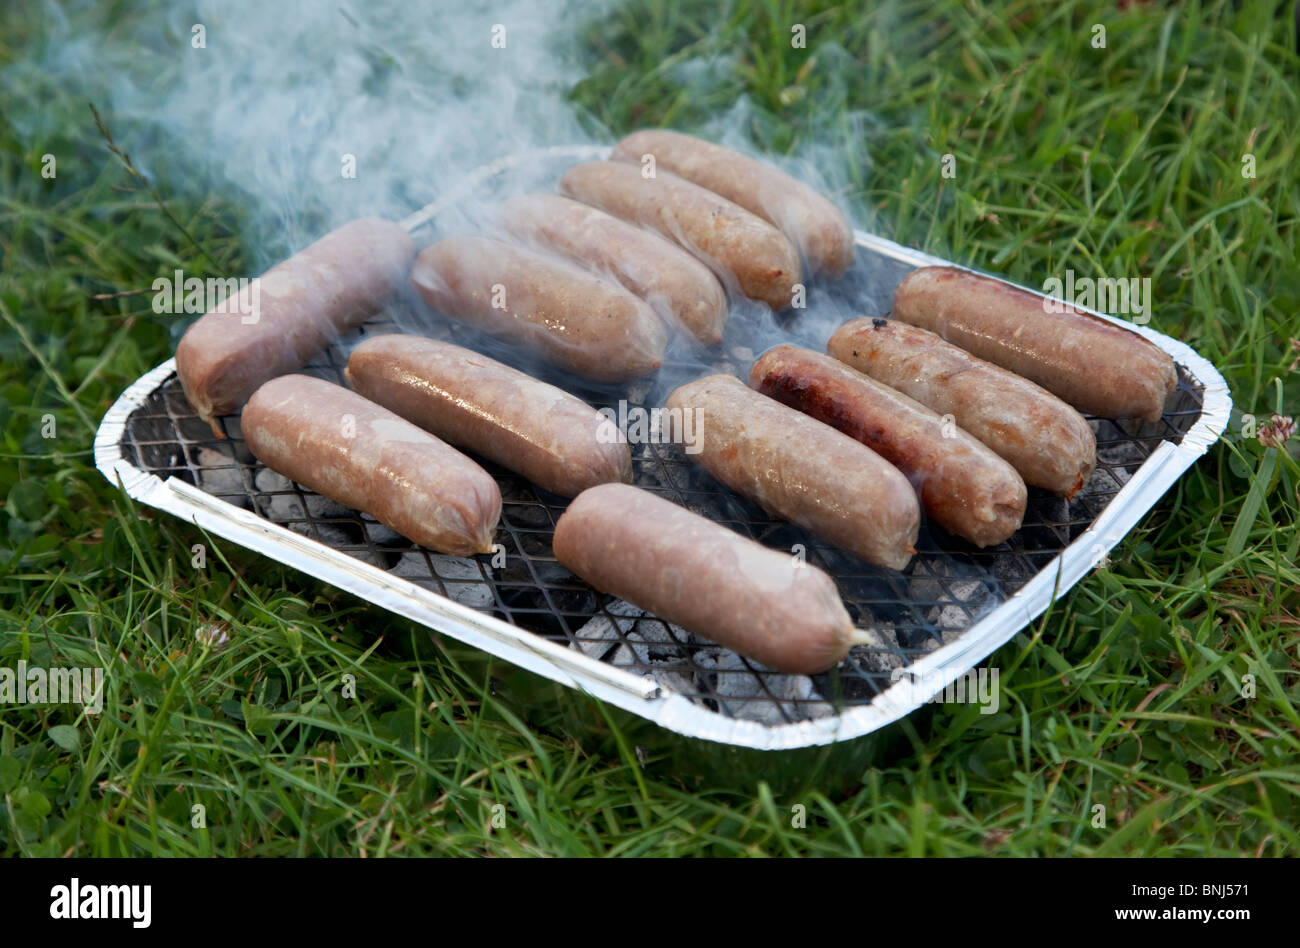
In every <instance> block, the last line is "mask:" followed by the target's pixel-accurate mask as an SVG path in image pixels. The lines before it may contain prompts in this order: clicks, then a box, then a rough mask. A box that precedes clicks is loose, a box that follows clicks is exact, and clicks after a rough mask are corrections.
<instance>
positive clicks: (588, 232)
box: [498, 194, 727, 345]
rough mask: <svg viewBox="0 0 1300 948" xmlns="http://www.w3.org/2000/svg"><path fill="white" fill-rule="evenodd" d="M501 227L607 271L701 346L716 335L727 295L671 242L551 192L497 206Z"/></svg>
mask: <svg viewBox="0 0 1300 948" xmlns="http://www.w3.org/2000/svg"><path fill="white" fill-rule="evenodd" d="M498 220H499V222H500V223H501V225H502V226H503V227H504V228H505V229H506V230H508V231H509V232H510V233H512V234H514V235H515V236H516V237H520V238H522V239H524V240H530V241H532V242H534V243H536V244H540V245H542V246H543V247H545V248H546V249H549V250H553V251H555V252H556V253H559V254H562V255H564V256H565V257H568V258H569V259H570V260H572V261H574V262H575V263H577V264H579V265H583V266H587V267H589V268H591V269H594V270H595V271H596V272H598V273H604V274H608V275H609V276H611V277H613V278H614V279H615V280H617V281H618V282H619V283H621V284H623V286H625V287H627V289H629V290H630V291H632V292H633V293H635V294H636V295H637V296H639V297H641V298H642V299H643V300H645V301H646V302H647V303H649V304H650V306H651V307H652V308H653V309H654V311H655V312H656V313H658V314H659V316H660V317H661V318H662V319H663V321H664V322H665V323H667V324H668V325H670V326H678V327H681V328H683V329H685V330H686V331H687V332H689V333H690V334H691V335H692V336H694V337H695V338H696V339H698V340H699V341H700V342H702V343H704V344H705V345H713V344H715V343H717V342H720V341H721V340H722V326H723V323H725V322H726V320H727V295H726V293H724V292H723V290H722V284H721V283H719V282H718V279H717V277H715V276H714V275H713V274H712V272H710V270H709V268H708V267H706V266H705V265H704V264H702V263H700V261H698V260H696V259H695V258H694V257H692V256H691V255H690V254H688V253H687V252H686V251H684V250H682V249H681V248H680V247H678V246H677V245H676V244H673V243H670V242H669V241H667V240H665V239H664V238H662V237H660V236H659V235H658V234H655V233H652V232H651V231H648V230H642V229H641V228H640V227H636V226H634V225H632V224H629V223H628V222H627V221H622V220H619V219H618V218H617V217H614V216H612V215H610V214H606V213H605V212H604V211H599V210H597V209H596V208H594V207H589V206H588V205H586V204H582V203H580V202H578V201H572V200H570V199H569V198H565V197H560V196H559V195H555V194H524V195H520V196H519V197H513V198H511V199H510V200H508V201H506V202H505V203H504V204H502V205H501V208H500V211H499V214H498Z"/></svg>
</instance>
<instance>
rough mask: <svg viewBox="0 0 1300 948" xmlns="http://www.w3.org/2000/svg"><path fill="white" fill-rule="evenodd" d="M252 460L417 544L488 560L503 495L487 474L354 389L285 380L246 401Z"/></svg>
mask: <svg viewBox="0 0 1300 948" xmlns="http://www.w3.org/2000/svg"><path fill="white" fill-rule="evenodd" d="M241 428H242V429H243V433H244V439H245V441H247V442H248V447H249V449H250V450H251V451H252V452H253V454H254V455H256V456H257V459H258V460H259V461H261V462H262V463H263V464H265V465H266V466H267V467H269V468H271V470H273V471H278V472H279V473H281V474H283V475H284V476H285V477H288V478H289V479H291V480H295V481H297V482H298V483H299V484H303V485H304V486H306V487H310V488H311V489H312V490H314V491H316V492H317V493H318V494H324V495H325V496H326V497H329V498H330V499H332V500H336V501H338V502H339V503H341V504H346V505H347V506H349V507H354V508H356V509H357V510H363V511H365V512H366V513H368V514H370V515H371V516H372V517H374V518H375V519H376V520H378V521H379V522H380V523H383V524H387V525H388V526H390V527H392V528H393V529H394V530H396V531H397V532H398V533H400V534H402V536H404V537H406V538H408V539H410V540H414V541H415V542H416V543H418V544H420V545H421V546H427V547H429V548H430V549H433V550H437V551H438V552H439V553H451V554H454V555H457V556H468V555H469V554H471V553H491V552H492V535H493V533H494V532H495V530H496V525H497V520H499V519H500V517H501V491H500V490H499V489H498V488H497V484H496V481H494V480H493V479H492V476H491V475H490V474H488V472H487V471H485V470H483V468H481V467H479V466H478V465H477V464H475V463H474V462H473V461H471V460H470V459H469V458H467V457H465V455H463V454H461V453H460V452H459V451H457V450H456V449H455V448H453V447H451V446H449V445H447V444H444V443H443V442H441V441H439V440H438V439H437V438H435V437H434V436H433V435H431V434H429V433H428V432H427V431H421V430H420V429H419V428H417V427H415V425H413V424H411V423H410V422H409V421H403V420H402V419H401V418H398V417H397V416H396V415H394V414H393V413H392V412H390V411H389V410H388V409H387V408H381V407H380V406H378V405H376V404H374V403H372V402H369V401H367V400H366V399H364V398H362V397H361V396H360V395H358V394H357V393H356V392H350V391H348V390H347V389H346V388H343V387H342V386H339V385H334V384H332V383H330V382H326V381H323V380H322V379H317V378H312V377H311V376H307V375H283V376H281V377H280V378H278V379H272V380H271V381H269V382H267V383H266V384H265V385H263V386H262V387H261V388H259V389H258V390H257V391H256V392H254V393H253V397H252V398H251V399H249V401H248V404H247V405H246V406H245V407H244V414H243V418H242V420H241Z"/></svg>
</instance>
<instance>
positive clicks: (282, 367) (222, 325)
mask: <svg viewBox="0 0 1300 948" xmlns="http://www.w3.org/2000/svg"><path fill="white" fill-rule="evenodd" d="M414 258H415V244H414V243H412V242H411V238H410V236H409V235H408V234H407V233H406V231H405V230H403V229H402V228H401V227H399V226H398V225H397V224H394V223H393V222H392V221H386V220H381V219H379V218H376V217H367V218H362V219H360V220H355V221H352V222H351V223H349V224H344V225H343V226H342V227H340V228H338V229H337V230H334V231H331V232H330V233H328V234H326V235H325V236H324V237H322V238H321V239H320V240H318V241H316V243H314V244H312V245H311V246H310V247H308V248H306V249H305V250H302V251H299V252H298V253H296V254H294V255H293V256H292V257H290V258H289V259H288V260H286V261H284V262H283V263H281V264H277V265H276V266H274V267H272V268H271V269H270V270H268V271H267V272H266V273H264V274H262V276H260V277H258V279H257V281H256V284H255V286H256V295H254V290H253V287H252V286H250V287H249V288H248V289H246V290H244V291H243V292H242V293H241V294H240V295H239V299H238V300H237V303H238V306H237V307H236V301H230V300H227V301H225V302H224V303H223V304H222V305H221V306H220V307H217V308H218V309H221V310H223V311H222V312H217V311H212V312H209V313H207V314H206V315H204V316H203V317H201V318H200V319H199V320H198V321H197V322H195V323H194V325H192V326H190V328H189V329H188V330H187V331H186V333H185V335H184V336H183V337H182V338H181V341H180V345H178V346H177V347H176V374H177V375H178V376H180V381H181V388H183V389H184V390H185V397H186V398H188V399H189V401H190V404H191V405H193V406H194V410H195V412H196V413H197V414H198V416H199V417H200V418H202V419H203V420H204V421H206V422H207V423H208V424H210V425H211V426H212V430H213V431H214V432H215V433H216V434H217V436H218V437H221V436H222V435H221V430H220V429H219V428H218V427H217V424H216V421H215V418H216V416H217V415H226V414H230V413H231V412H233V411H235V410H237V409H238V408H239V406H240V405H242V404H244V402H246V401H248V397H249V396H250V395H252V394H253V392H255V391H256V390H257V387H258V386H259V385H261V384H262V383H263V382H265V381H267V380H268V379H273V378H275V377H276V376H277V375H284V374H285V373H286V372H293V371H296V370H297V369H300V368H302V366H303V365H304V364H305V363H306V362H307V360H308V359H310V358H311V357H312V356H313V355H314V354H315V353H317V352H319V351H320V350H321V349H322V348H324V347H325V346H326V345H328V344H329V343H330V342H331V341H333V340H334V339H335V338H336V337H338V336H339V335H341V334H342V333H344V332H346V331H347V330H349V329H353V328H355V327H356V326H358V325H360V324H361V323H362V322H364V321H365V319H366V317H367V316H370V315H371V314H372V313H374V312H375V311H376V310H378V309H379V308H380V307H382V306H383V305H384V302H385V301H386V300H387V299H388V297H389V296H391V295H392V293H393V291H394V290H395V289H396V288H397V287H399V286H401V285H402V282H403V281H404V280H405V279H406V274H407V272H408V271H409V270H410V268H411V261H412V260H413V259H414ZM254 304H256V306H254ZM231 310H236V311H233V312H232V311H231ZM254 310H255V312H254ZM241 314H242V315H241ZM254 316H255V317H256V321H255V322H253V321H251V320H252V319H253V318H254ZM246 318H247V319H249V320H250V321H249V322H245V321H244V320H245V319H246Z"/></svg>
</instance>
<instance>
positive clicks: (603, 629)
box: [570, 599, 645, 664]
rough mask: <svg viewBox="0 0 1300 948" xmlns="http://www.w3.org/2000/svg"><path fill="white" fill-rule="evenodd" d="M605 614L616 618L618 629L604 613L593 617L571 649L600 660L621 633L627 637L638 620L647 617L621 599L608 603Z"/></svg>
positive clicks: (579, 633) (580, 632) (581, 630)
mask: <svg viewBox="0 0 1300 948" xmlns="http://www.w3.org/2000/svg"><path fill="white" fill-rule="evenodd" d="M605 612H608V613H609V614H610V615H611V616H614V621H615V622H617V623H618V627H617V628H615V627H614V622H611V621H610V619H609V617H607V616H606V615H605V614H604V613H601V614H599V615H596V616H593V617H592V618H591V620H590V621H588V622H587V623H586V624H585V625H584V626H583V627H582V628H580V629H579V630H578V631H577V633H575V635H574V639H575V641H574V642H573V643H572V644H571V645H570V648H576V649H578V650H579V651H580V652H583V653H584V654H586V655H590V656H591V657H592V658H600V657H601V656H602V655H604V654H605V653H606V652H607V651H609V647H610V646H611V645H613V644H614V643H615V642H618V641H619V632H622V633H623V634H624V635H626V634H627V633H628V632H630V631H631V630H632V628H633V627H634V626H635V625H636V620H637V618H639V617H640V616H643V615H645V612H644V611H643V610H641V609H638V608H637V607H636V606H634V605H632V604H631V603H630V602H624V601H623V600H621V599H615V600H613V601H611V602H608V603H606V604H605ZM624 617H626V618H624ZM631 663H632V659H631V657H629V659H628V661H627V664H631Z"/></svg>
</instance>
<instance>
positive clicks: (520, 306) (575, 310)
mask: <svg viewBox="0 0 1300 948" xmlns="http://www.w3.org/2000/svg"><path fill="white" fill-rule="evenodd" d="M411 284H412V285H413V286H414V287H415V289H416V291H417V292H418V293H419V294H420V296H421V297H423V299H424V301H425V302H426V303H428V304H429V305H430V306H432V307H433V308H434V309H436V310H439V311H440V312H442V313H444V314H446V315H447V316H450V317H452V318H453V319H458V320H461V321H463V322H466V323H470V324H471V325H474V326H477V327H478V328H479V329H482V330H484V331H485V332H489V333H492V334H493V335H497V336H501V337H502V338H505V339H509V340H511V341H513V342H517V343H522V344H524V345H528V346H532V347H535V348H536V349H537V350H538V351H540V352H541V353H542V354H543V355H544V356H546V357H547V358H548V359H550V360H551V361H552V362H555V363H556V364H558V365H561V366H564V367H565V368H567V369H571V370H572V371H574V372H577V373H578V374H579V375H585V376H587V377H588V378H592V379H596V380H598V381H606V382H610V381H622V380H625V379H633V378H638V377H639V376H642V375H648V374H649V373H651V372H653V371H654V370H655V369H657V368H659V366H660V365H662V364H663V358H664V346H665V345H666V344H667V334H666V333H665V332H664V327H663V323H661V322H660V321H659V317H658V316H656V315H655V312H654V310H652V309H651V308H650V307H649V306H648V305H647V304H646V303H645V301H644V300H639V299H637V298H636V297H635V296H633V295H632V294H631V293H629V292H628V291H627V290H625V289H623V287H621V286H619V285H618V284H617V283H615V282H614V281H613V280H608V279H605V278H604V277H600V276H597V275H596V274H594V273H589V272H587V271H586V270H583V269H581V268H579V267H577V266H575V265H573V264H571V263H569V262H568V261H567V260H563V259H560V258H559V257H552V256H549V255H547V254H541V253H537V252H536V251H533V250H526V249H524V248H522V247H514V246H511V245H510V244H506V243H502V242H501V241H499V240H492V239H491V238H488V237H449V238H447V239H446V240H442V241H439V242H438V243H436V244H433V245H432V246H430V247H426V248H425V249H424V250H422V251H420V255H419V256H418V257H416V258H415V265H414V266H413V267H412V268H411ZM494 304H496V305H494Z"/></svg>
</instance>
